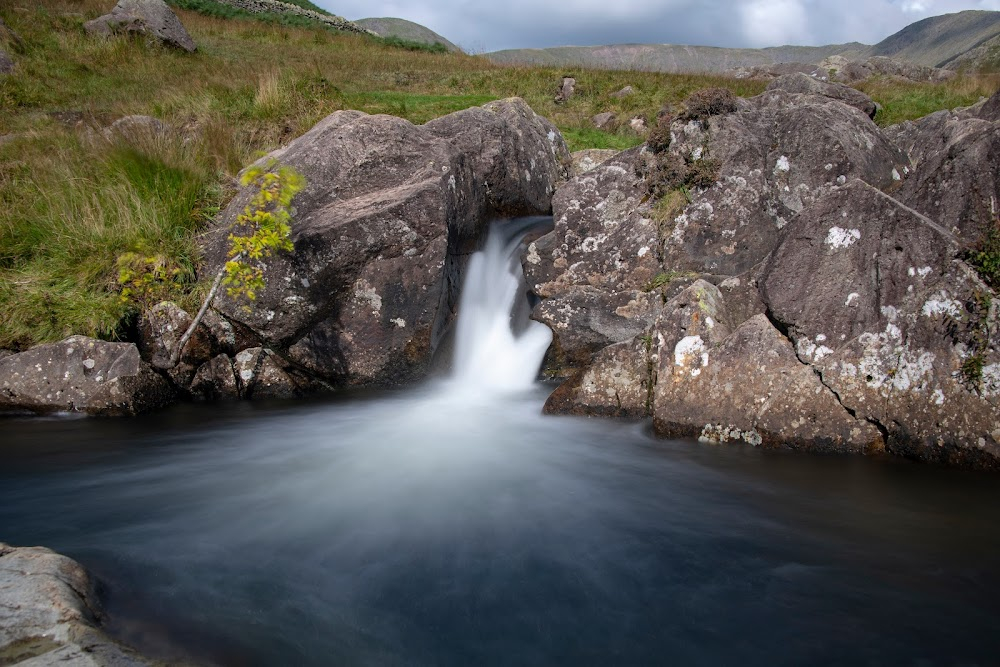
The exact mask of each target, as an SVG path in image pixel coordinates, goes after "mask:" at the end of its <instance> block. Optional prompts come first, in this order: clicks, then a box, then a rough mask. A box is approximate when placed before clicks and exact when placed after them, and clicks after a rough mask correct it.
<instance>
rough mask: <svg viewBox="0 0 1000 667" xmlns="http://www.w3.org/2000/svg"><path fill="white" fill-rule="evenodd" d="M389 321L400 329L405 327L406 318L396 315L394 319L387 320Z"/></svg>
mask: <svg viewBox="0 0 1000 667" xmlns="http://www.w3.org/2000/svg"><path fill="white" fill-rule="evenodd" d="M389 321H390V322H392V323H393V324H395V325H396V326H397V327H399V328H400V329H405V328H406V320H404V319H403V318H402V317H397V318H396V319H394V320H389Z"/></svg>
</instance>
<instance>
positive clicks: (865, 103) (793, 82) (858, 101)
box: [767, 72, 877, 118]
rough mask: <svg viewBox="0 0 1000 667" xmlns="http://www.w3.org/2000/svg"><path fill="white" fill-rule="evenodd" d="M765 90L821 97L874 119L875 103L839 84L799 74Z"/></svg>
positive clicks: (779, 78) (773, 82) (777, 81)
mask: <svg viewBox="0 0 1000 667" xmlns="http://www.w3.org/2000/svg"><path fill="white" fill-rule="evenodd" d="M767 89H768V90H783V91H785V92H786V93H799V94H803V95H821V96H822V97H828V98H830V99H831V100H838V101H840V102H843V103H844V104H847V105H850V106H852V107H854V108H855V109H858V110H859V111H861V112H862V113H864V114H865V115H866V116H868V117H869V118H874V117H875V112H876V111H877V107H876V105H875V101H874V100H872V98H870V97H868V96H867V95H865V94H864V93H862V92H861V91H860V90H855V89H854V88H851V87H849V86H845V85H843V84H839V83H825V82H823V81H820V80H818V79H816V78H814V77H811V76H809V75H807V74H802V73H801V72H799V73H795V74H786V75H785V76H781V77H778V78H777V79H775V80H774V81H772V82H771V83H770V84H768V86H767Z"/></svg>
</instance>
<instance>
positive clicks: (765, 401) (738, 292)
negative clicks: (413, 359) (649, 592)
mask: <svg viewBox="0 0 1000 667" xmlns="http://www.w3.org/2000/svg"><path fill="white" fill-rule="evenodd" d="M800 84H801V85H800ZM842 93H843V90H842V88H831V87H828V85H827V84H824V83H821V82H818V81H814V80H809V77H803V76H801V75H795V76H792V77H789V78H787V79H785V80H784V81H783V82H781V83H780V84H778V85H775V86H774V87H773V89H772V90H769V91H767V92H765V93H764V94H762V95H760V96H758V97H756V98H752V99H749V100H740V101H739V102H738V103H737V105H736V109H735V110H734V111H729V112H724V113H719V114H716V115H713V116H710V117H708V118H695V119H691V120H678V121H674V122H673V124H672V125H671V127H670V142H669V148H668V149H666V150H664V149H663V148H662V146H663V142H662V141H660V142H659V143H657V144H656V145H655V147H654V148H639V149H633V150H632V151H626V152H625V153H622V154H621V155H619V156H618V157H616V158H615V159H613V160H610V161H608V162H605V163H604V164H601V165H599V166H597V167H596V168H594V169H593V170H591V171H589V172H587V173H586V174H583V175H580V176H577V177H576V178H574V179H572V180H571V181H569V182H568V183H567V184H565V185H564V186H562V187H560V189H559V190H558V191H557V192H556V196H555V199H554V208H555V213H556V225H555V228H554V230H553V232H551V233H550V234H549V235H547V236H543V237H541V238H539V239H537V240H536V241H535V242H534V243H532V244H531V245H530V246H529V247H528V249H527V250H526V252H525V254H524V255H523V257H522V263H523V264H524V267H525V273H526V275H527V276H528V283H529V286H531V287H532V288H533V289H534V291H535V293H536V294H537V295H538V296H539V297H541V298H542V301H541V302H540V303H539V305H538V306H536V308H535V311H534V313H533V317H535V318H536V319H538V320H540V321H543V322H546V323H547V324H549V325H550V326H551V327H552V328H553V331H554V334H555V340H554V347H553V350H555V351H556V352H557V354H554V355H553V356H552V359H551V360H550V361H553V362H555V363H561V364H563V365H564V366H565V368H563V369H561V370H563V372H564V375H567V376H568V378H569V379H568V380H567V381H566V382H565V383H564V384H563V385H562V386H561V387H560V388H559V389H558V390H557V391H556V392H554V393H553V395H552V397H551V398H550V399H549V402H548V403H547V405H546V409H547V410H548V411H550V412H560V413H575V414H599V415H612V416H636V415H644V416H648V417H653V421H654V426H655V428H656V430H657V431H658V432H659V433H660V434H661V435H665V436H677V435H684V436H696V437H699V438H700V439H702V440H703V441H705V442H727V441H740V442H745V443H750V444H752V445H757V446H770V447H791V448H800V449H814V450H822V451H831V452H854V453H859V452H866V453H874V452H882V451H889V452H891V453H895V454H900V455H904V456H908V457H913V458H920V459H925V460H936V461H947V462H952V463H958V464H962V465H968V466H973V467H986V468H998V467H1000V417H998V415H1000V364H998V360H1000V354H998V349H1000V338H998V336H1000V334H998V331H1000V322H998V315H997V310H998V308H997V300H996V294H995V293H994V292H993V291H992V290H991V289H990V287H989V286H988V285H986V284H985V283H984V282H983V281H982V280H981V279H980V278H979V276H977V275H976V273H975V271H974V270H973V268H972V267H970V266H969V265H968V264H966V262H965V260H964V258H965V257H966V256H967V255H966V251H967V250H968V248H970V247H974V246H975V244H976V243H978V242H979V241H980V240H981V239H982V238H983V236H984V234H985V233H986V230H987V229H988V228H989V225H991V224H995V220H996V216H997V209H996V204H995V203H994V202H996V200H997V199H998V194H1000V193H998V192H997V183H996V178H997V175H996V173H995V172H996V170H995V169H991V168H989V167H987V165H994V164H997V162H998V160H997V155H996V154H995V153H996V150H997V143H996V141H997V139H996V137H997V134H996V133H997V130H998V124H997V122H996V120H994V119H992V116H991V115H990V114H991V111H990V107H989V105H988V104H981V105H979V106H977V107H976V108H974V109H970V110H968V111H966V112H963V113H956V114H952V113H948V112H942V113H940V114H935V115H933V116H930V117H928V118H925V119H922V120H921V121H917V122H915V123H907V124H904V125H902V126H897V127H894V128H889V129H888V130H885V131H883V130H881V129H880V128H878V127H877V126H876V125H875V124H874V123H873V122H872V121H871V119H870V118H869V116H868V113H870V111H871V109H869V108H867V107H866V104H867V102H865V100H867V98H865V100H861V99H860V98H857V99H855V98H854V96H853V95H851V94H849V93H848V94H844V95H843V96H841V94H842ZM869 101H870V100H869ZM862 109H864V110H865V111H864V112H862ZM650 145H651V146H653V144H652V143H651V144H650ZM654 149H655V152H654ZM706 161H708V164H705V162H706ZM984 170H985V171H984ZM987 172H988V173H987ZM685 173H688V174H690V173H696V174H698V175H699V179H700V182H699V184H697V185H694V186H690V187H686V188H685V189H684V190H683V191H681V190H680V188H679V186H677V185H674V187H675V188H677V189H675V190H673V191H671V190H669V188H666V191H664V190H665V188H662V187H661V188H659V189H657V188H656V187H655V186H656V183H655V182H652V180H651V179H656V178H664V177H666V178H671V179H673V180H672V181H670V182H671V183H673V184H676V183H681V182H684V181H683V180H682V178H681V176H684V174H685ZM665 174H666V176H664V175H665ZM677 174H679V176H678V175H677ZM705 174H714V182H708V183H705V182H704V179H701V177H702V176H704V175H705ZM685 178H688V177H685ZM688 182H691V181H690V180H688ZM625 295H631V296H632V299H633V300H634V302H635V303H644V304H645V306H644V307H643V308H641V309H637V315H636V316H634V317H633V321H632V322H631V326H632V327H633V330H635V329H638V328H639V327H643V331H642V332H640V333H636V334H635V336H634V337H633V338H631V340H627V339H623V338H622V337H623V336H626V335H628V334H629V333H631V331H629V330H628V327H627V326H620V327H618V328H617V329H616V330H617V332H619V333H620V334H621V336H618V337H611V336H605V337H603V338H602V336H601V335H600V333H601V331H600V330H601V328H607V325H608V323H615V322H616V320H615V319H614V318H615V316H616V315H617V314H618V313H617V311H618V309H619V308H620V307H621V303H622V299H623V298H624V296H625ZM642 295H645V296H646V297H647V298H646V299H643V298H642ZM601 345H603V347H600V346H601ZM556 370H557V371H558V370H560V369H556Z"/></svg>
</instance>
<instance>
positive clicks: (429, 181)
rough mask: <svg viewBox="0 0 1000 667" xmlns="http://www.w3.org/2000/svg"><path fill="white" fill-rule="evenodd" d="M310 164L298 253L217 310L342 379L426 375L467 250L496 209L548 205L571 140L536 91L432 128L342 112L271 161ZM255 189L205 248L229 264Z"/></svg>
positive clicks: (532, 210) (449, 315)
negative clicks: (534, 106) (537, 104)
mask: <svg viewBox="0 0 1000 667" xmlns="http://www.w3.org/2000/svg"><path fill="white" fill-rule="evenodd" d="M272 162H273V163H276V164H278V165H287V166H290V167H293V168H294V169H296V170H297V171H299V172H300V173H301V174H302V175H303V176H304V177H305V180H306V183H307V185H306V188H305V189H304V190H303V191H302V192H301V193H300V194H299V195H298V196H297V197H296V199H295V201H294V207H295V210H294V215H293V219H292V238H293V242H294V245H295V250H294V252H292V253H289V254H284V255H281V256H278V257H275V258H272V259H271V260H269V262H268V264H267V267H266V269H265V280H266V287H265V288H264V289H263V290H262V291H260V292H259V293H258V295H257V298H256V300H255V301H254V302H253V304H252V308H248V307H247V305H246V304H245V303H242V302H238V301H234V300H232V299H230V298H228V297H227V296H225V295H223V296H221V297H220V298H218V299H217V301H216V304H215V307H216V308H217V309H218V310H219V311H220V313H221V314H222V315H224V316H225V317H226V318H227V319H228V320H230V321H232V322H233V323H234V324H237V325H239V324H242V325H245V326H246V327H247V328H248V329H249V330H251V331H252V332H253V333H254V335H255V336H256V337H257V339H258V341H259V342H258V343H257V346H258V347H266V348H269V349H270V350H272V351H273V352H274V353H276V354H278V355H279V356H281V357H282V358H284V359H287V360H288V361H289V362H291V363H293V364H295V365H296V367H298V368H299V369H302V370H303V371H304V372H307V373H309V374H310V375H312V376H313V377H315V378H319V379H320V380H322V381H324V382H326V383H329V384H332V385H344V384H348V385H355V386H358V385H370V386H378V385H391V384H396V383H402V382H406V381H409V380H412V379H415V378H418V377H420V376H422V375H423V374H424V373H425V372H426V370H427V369H428V366H429V363H430V360H431V357H432V355H433V353H434V351H435V349H436V348H437V346H438V344H439V343H440V342H441V340H442V339H443V337H444V335H445V333H446V332H447V331H448V329H449V327H450V324H451V322H452V319H453V316H454V311H455V307H456V305H457V300H458V293H459V290H460V287H461V279H462V272H463V270H464V265H465V262H466V258H467V257H468V254H469V253H470V252H471V251H473V250H475V249H476V248H477V247H478V246H479V244H480V243H481V242H482V240H483V238H484V235H485V232H486V230H487V228H488V224H489V222H490V221H492V220H493V219H496V218H498V217H505V216H506V217H513V216H522V215H533V214H542V213H547V212H548V211H549V210H551V199H552V192H553V190H554V189H555V185H556V184H557V183H558V182H559V181H561V180H563V179H565V177H566V174H567V169H568V165H569V153H568V151H567V149H566V146H565V144H564V143H563V141H562V138H561V136H560V135H559V133H558V132H557V131H556V129H555V128H554V127H553V126H552V125H551V124H550V123H549V122H548V121H546V120H544V119H542V118H541V117H539V116H537V115H536V114H535V113H534V112H533V111H532V110H531V109H530V108H529V107H528V105H527V104H525V103H524V101H522V100H520V99H516V98H514V99H509V100H503V101H499V102H492V103H490V104H487V105H486V106H484V107H477V108H473V109H467V110H465V111H460V112H457V113H455V114H451V115H449V116H445V117H443V118H439V119H437V120H434V121H431V122H429V123H427V124H425V125H422V126H416V125H413V124H411V123H409V122H407V121H405V120H402V119H399V118H394V117H391V116H369V115H366V114H363V113H361V112H357V111H341V112H337V113H334V114H332V115H330V116H328V117H327V118H326V119H324V120H323V121H321V122H320V123H319V124H317V125H316V126H315V127H314V128H312V129H311V130H310V131H309V132H307V133H306V134H305V135H303V136H302V137H300V138H298V139H296V140H295V141H293V142H292V143H291V144H289V145H288V146H286V147H285V148H282V149H280V150H278V151H275V152H274V153H272V154H271V155H269V156H267V157H266V158H264V159H263V164H270V163H272ZM252 195H253V192H252V188H250V187H247V188H244V189H243V190H242V191H241V192H240V193H239V194H238V195H237V197H236V198H235V199H234V201H233V202H232V203H231V204H230V206H229V207H228V208H227V209H226V210H225V211H224V212H223V213H222V215H221V216H220V225H219V228H218V233H217V234H216V235H214V236H212V237H211V238H210V239H209V240H208V242H207V247H206V255H207V256H208V258H209V261H208V270H209V271H211V272H214V271H216V270H217V269H218V267H219V266H221V264H222V262H223V261H225V253H226V249H227V245H228V241H227V238H226V237H227V230H228V228H229V225H230V224H231V223H232V222H233V221H234V220H235V218H236V217H237V216H238V215H239V214H240V212H242V211H243V209H244V207H245V206H246V205H247V203H248V201H249V200H250V198H251V196H252Z"/></svg>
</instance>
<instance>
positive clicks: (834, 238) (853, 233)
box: [824, 227, 861, 250]
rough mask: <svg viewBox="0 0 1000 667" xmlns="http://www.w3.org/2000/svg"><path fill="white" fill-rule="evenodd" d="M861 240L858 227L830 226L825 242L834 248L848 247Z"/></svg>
mask: <svg viewBox="0 0 1000 667" xmlns="http://www.w3.org/2000/svg"><path fill="white" fill-rule="evenodd" d="M860 240H861V230H860V229H844V228H842V227H831V228H830V231H829V232H827V235H826V240H825V241H824V243H826V244H827V245H828V246H830V247H831V248H833V249H834V250H839V249H841V248H849V247H851V246H852V245H854V244H855V243H857V242H858V241H860Z"/></svg>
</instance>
